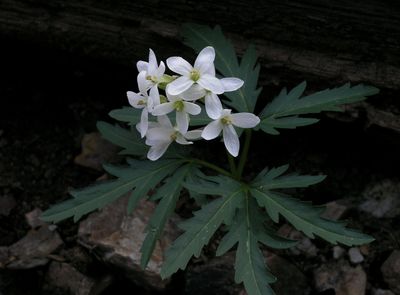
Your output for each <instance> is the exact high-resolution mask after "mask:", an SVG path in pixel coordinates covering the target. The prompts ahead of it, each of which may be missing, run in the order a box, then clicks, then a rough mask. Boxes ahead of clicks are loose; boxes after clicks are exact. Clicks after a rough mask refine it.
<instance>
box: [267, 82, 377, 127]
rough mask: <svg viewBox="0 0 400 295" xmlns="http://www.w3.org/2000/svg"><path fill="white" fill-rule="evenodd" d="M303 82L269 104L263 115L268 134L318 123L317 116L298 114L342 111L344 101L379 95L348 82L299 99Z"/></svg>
mask: <svg viewBox="0 0 400 295" xmlns="http://www.w3.org/2000/svg"><path fill="white" fill-rule="evenodd" d="M306 85H307V84H306V82H303V83H301V84H299V85H298V86H296V87H295V88H293V89H292V90H291V91H290V92H287V90H286V88H285V89H283V90H282V91H281V93H280V94H279V95H278V96H277V97H276V98H274V100H273V101H272V102H271V103H270V104H268V105H267V106H266V107H265V108H264V110H263V111H262V112H261V114H260V118H261V123H260V128H261V129H262V130H263V131H264V132H266V133H269V134H273V135H276V134H279V131H278V130H277V129H279V128H287V129H293V128H296V127H299V126H306V125H310V124H314V123H316V122H318V119H315V118H308V117H307V118H304V117H299V115H304V114H312V113H320V112H323V111H342V109H341V108H340V106H341V105H343V104H348V103H353V102H357V101H361V100H364V99H366V97H367V96H370V95H374V94H377V93H378V92H379V90H378V89H377V88H375V87H372V86H365V85H362V84H359V85H356V86H353V87H351V86H350V84H345V85H343V86H341V87H337V88H333V89H326V90H323V91H320V92H317V93H314V94H311V95H308V96H305V97H303V98H300V97H301V96H302V94H303V93H304V90H305V88H306Z"/></svg>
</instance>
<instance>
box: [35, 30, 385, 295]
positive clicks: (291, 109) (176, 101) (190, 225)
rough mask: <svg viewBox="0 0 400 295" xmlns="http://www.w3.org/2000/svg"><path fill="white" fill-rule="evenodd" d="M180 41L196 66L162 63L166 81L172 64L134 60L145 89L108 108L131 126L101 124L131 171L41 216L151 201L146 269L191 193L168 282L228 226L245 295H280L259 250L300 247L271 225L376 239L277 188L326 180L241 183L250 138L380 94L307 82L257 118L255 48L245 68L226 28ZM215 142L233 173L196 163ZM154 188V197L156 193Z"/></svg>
mask: <svg viewBox="0 0 400 295" xmlns="http://www.w3.org/2000/svg"><path fill="white" fill-rule="evenodd" d="M183 36H184V38H185V41H186V44H187V45H189V46H190V47H192V48H193V49H195V50H196V51H197V52H199V53H198V55H197V58H196V59H195V61H194V63H193V65H192V64H191V63H189V62H188V61H186V60H185V59H183V58H182V57H179V56H173V57H170V58H168V59H167V60H166V65H167V67H168V69H169V70H170V71H171V72H170V73H169V74H166V70H167V69H166V66H165V64H164V62H162V61H161V62H160V63H158V61H157V59H156V56H155V54H154V52H153V51H152V50H151V49H150V53H149V57H148V61H139V62H138V63H137V68H138V71H139V74H138V76H137V84H138V90H139V91H138V92H132V91H128V93H127V96H128V101H129V104H130V106H129V107H124V108H122V109H117V110H113V111H111V112H110V116H111V117H112V118H114V119H116V120H118V121H120V122H122V123H123V124H124V125H125V126H126V127H127V128H125V127H121V126H120V125H118V124H117V125H112V124H109V123H105V122H99V123H98V129H99V130H100V132H101V133H102V135H103V137H104V138H106V139H107V140H109V141H111V142H113V143H114V144H116V145H118V146H120V147H121V148H122V151H121V154H122V155H126V156H127V165H126V166H113V165H108V164H107V165H104V169H105V170H106V171H107V172H108V173H109V174H111V175H113V176H114V177H115V179H113V180H111V181H108V182H104V183H100V184H96V185H94V186H91V187H88V188H85V189H83V190H77V191H72V192H71V195H72V196H73V198H72V199H70V200H67V201H65V202H64V203H61V204H58V205H56V206H54V207H53V208H51V209H49V210H47V211H46V212H44V214H43V216H42V219H43V220H45V221H49V222H58V221H60V220H63V219H66V218H69V217H73V218H74V220H75V221H77V220H79V219H80V218H81V217H82V216H84V215H85V214H87V213H89V212H91V211H93V210H95V209H98V208H101V207H103V206H105V205H107V204H109V203H111V202H112V201H114V200H116V199H118V198H119V197H121V196H122V195H124V194H126V193H129V194H130V197H129V203H128V208H127V210H128V212H129V213H130V212H132V210H133V209H134V208H135V206H136V204H137V203H138V201H139V200H141V199H143V198H148V199H150V200H152V201H154V202H157V207H156V209H155V212H154V214H153V215H152V216H151V218H150V221H149V224H148V227H147V236H146V238H145V240H144V242H143V245H142V248H141V252H142V257H141V266H142V267H143V268H145V267H146V265H147V263H148V261H149V259H150V257H151V255H152V252H153V249H154V246H155V244H156V241H157V240H158V239H159V238H160V236H161V234H162V232H163V228H164V225H165V223H166V221H167V219H168V218H169V217H170V216H171V214H172V213H173V212H174V209H175V206H176V203H177V201H178V199H179V198H180V196H181V194H182V191H183V190H187V191H188V192H189V193H190V196H191V197H193V198H194V199H195V200H196V201H197V203H198V204H199V205H201V208H200V209H199V210H197V211H195V212H194V215H193V217H192V218H190V219H188V220H186V221H184V222H183V223H181V224H180V228H181V229H182V230H183V233H182V235H181V236H179V237H178V238H177V239H176V240H175V241H174V242H173V243H172V245H171V246H170V247H169V249H168V250H167V251H166V253H165V257H166V258H165V262H164V265H163V267H162V271H161V276H162V277H163V278H167V277H169V276H171V275H172V274H174V273H175V272H176V271H178V270H179V269H185V268H186V266H187V264H188V262H189V261H190V259H191V257H192V256H196V257H198V256H199V255H200V253H201V251H202V248H203V247H204V246H205V245H207V244H208V243H209V241H210V239H211V238H212V237H213V235H214V234H215V232H216V231H217V230H219V229H220V230H221V231H223V232H224V236H223V238H222V239H221V241H220V242H219V246H218V248H217V251H216V255H218V256H219V255H223V254H224V253H226V252H227V251H229V250H231V249H234V248H235V247H236V262H235V270H236V274H235V281H236V282H237V283H243V284H244V286H245V288H246V290H247V293H248V294H249V295H256V294H273V290H272V289H271V287H270V284H271V283H273V282H274V281H275V280H276V278H275V277H274V276H273V274H272V273H271V272H270V271H269V269H268V267H267V266H266V265H265V263H264V257H263V254H262V250H261V249H262V248H263V246H262V245H264V246H266V247H268V248H272V249H285V248H289V247H292V246H294V245H295V244H296V241H294V240H289V239H286V238H284V237H282V236H279V235H278V234H277V233H276V231H275V227H274V226H273V224H274V223H275V224H276V223H278V222H279V221H280V217H282V218H284V219H286V221H288V222H289V223H290V224H292V225H293V226H294V227H295V228H296V229H297V230H299V231H301V232H303V233H304V234H305V235H306V236H308V237H310V238H314V237H315V236H318V237H320V238H322V239H325V240H326V241H328V242H330V243H333V244H336V243H341V244H344V245H347V246H352V245H361V244H365V243H369V242H371V241H372V240H373V238H371V237H370V236H368V235H365V234H362V233H360V232H358V231H355V230H351V229H348V228H346V225H345V223H343V222H336V221H332V220H327V219H324V218H322V217H320V215H321V213H322V212H323V210H324V208H323V207H321V206H318V207H313V206H312V205H311V204H309V203H307V202H302V201H301V200H299V199H296V198H294V197H291V196H288V195H286V194H284V193H282V192H281V190H282V189H288V188H305V187H308V186H310V185H314V184H317V183H319V182H321V181H323V180H324V178H325V176H323V175H312V176H311V175H298V174H287V171H288V170H289V166H288V165H283V166H280V167H276V168H271V169H269V168H265V169H264V170H262V171H261V172H259V173H258V175H257V176H256V177H255V178H254V179H252V180H245V179H244V177H243V170H244V167H245V164H246V162H247V155H248V153H249V150H250V141H251V134H252V133H253V132H254V131H257V132H263V133H265V134H267V135H277V134H279V129H293V128H297V127H300V126H306V125H311V124H314V123H317V122H318V119H316V118H313V117H312V116H310V114H315V113H320V112H322V111H340V110H341V108H340V106H341V105H343V104H347V103H353V102H357V101H361V100H364V99H365V98H366V97H367V96H370V95H374V94H376V93H377V92H378V90H377V89H376V88H374V87H371V86H364V85H361V84H360V85H356V86H350V85H349V84H345V85H343V86H341V87H338V88H333V89H327V90H323V91H320V92H317V93H314V94H311V95H306V96H304V95H303V93H304V90H305V88H306V83H305V82H303V83H301V84H300V85H298V86H297V87H295V88H294V89H292V90H290V91H287V90H286V89H283V90H282V91H281V93H280V94H279V95H278V96H277V97H275V98H274V99H273V100H272V101H271V102H269V103H267V104H266V105H265V106H264V107H263V109H262V111H261V112H259V113H258V114H254V112H255V106H256V102H257V99H258V97H259V94H260V92H261V88H258V86H257V82H258V76H259V71H260V65H259V64H257V58H256V53H255V50H254V48H253V47H252V46H250V47H249V48H248V49H247V51H246V52H245V53H244V55H243V56H242V58H241V59H240V62H239V60H238V58H237V56H236V54H235V51H234V48H233V46H232V45H231V43H230V42H229V41H228V40H227V39H226V38H225V37H224V35H223V34H222V32H221V29H220V28H219V27H216V28H214V29H211V28H209V27H205V26H199V25H192V24H191V25H185V26H184V28H183ZM216 70H217V71H218V73H219V74H216ZM214 139H222V141H223V144H224V146H225V148H226V152H227V154H228V160H227V161H228V163H229V165H227V166H229V169H228V170H226V169H225V168H224V167H220V166H217V165H216V164H215V163H211V162H208V161H207V155H202V156H201V157H200V158H199V157H194V156H193V150H194V149H195V147H196V141H199V140H207V141H208V140H214ZM240 141H242V144H243V147H241V142H240ZM221 146H222V145H221ZM197 155H198V153H197ZM246 179H248V178H246ZM150 190H154V191H155V193H154V194H152V196H150V197H149V196H148V192H149V191H150ZM205 196H210V197H209V198H207V197H205ZM271 221H272V222H271ZM223 225H224V226H223Z"/></svg>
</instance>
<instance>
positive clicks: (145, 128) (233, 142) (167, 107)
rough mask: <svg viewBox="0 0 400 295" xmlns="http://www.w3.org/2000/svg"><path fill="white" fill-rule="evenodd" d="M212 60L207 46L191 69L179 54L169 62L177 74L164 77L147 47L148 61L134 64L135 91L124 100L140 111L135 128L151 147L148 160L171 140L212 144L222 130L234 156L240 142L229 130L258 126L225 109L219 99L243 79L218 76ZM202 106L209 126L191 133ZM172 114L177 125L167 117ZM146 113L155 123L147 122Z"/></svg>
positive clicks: (247, 116)
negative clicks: (193, 121)
mask: <svg viewBox="0 0 400 295" xmlns="http://www.w3.org/2000/svg"><path fill="white" fill-rule="evenodd" d="M214 60H215V51H214V48H213V47H210V46H208V47H206V48H204V49H203V50H201V51H200V53H199V55H198V56H197V58H196V60H195V62H194V65H193V66H192V65H191V64H190V63H188V62H187V61H186V60H185V59H183V58H182V57H179V56H173V57H170V58H168V59H167V66H168V68H169V69H170V70H171V71H172V72H174V73H176V74H178V75H179V76H178V75H173V76H170V75H167V74H165V69H166V68H165V64H164V63H163V62H160V63H159V64H158V62H157V59H156V56H155V54H154V52H153V51H152V50H151V49H150V53H149V61H148V62H146V61H139V62H138V63H137V69H138V71H139V74H138V76H137V83H138V88H139V92H138V93H135V92H132V91H128V92H127V96H128V100H129V103H130V105H131V106H132V107H134V108H137V109H142V113H141V119H140V122H139V123H138V124H137V125H136V128H137V130H138V131H139V132H140V134H141V137H142V138H144V137H146V144H147V145H149V146H150V149H149V152H148V154H147V157H148V158H149V159H150V160H153V161H155V160H157V159H159V158H160V157H161V156H162V155H163V154H164V153H165V151H166V150H167V149H168V146H169V145H170V144H171V143H172V142H174V141H175V142H177V143H179V144H183V145H187V144H192V143H193V142H192V140H196V139H201V138H203V139H205V140H211V139H214V138H217V137H218V136H219V135H220V134H221V131H222V136H223V141H224V144H225V147H226V149H227V150H228V152H229V153H230V154H231V155H232V156H234V157H236V156H237V155H238V154H239V147H240V142H239V138H238V135H237V133H236V130H235V128H234V127H233V126H237V127H240V128H253V127H255V126H256V125H257V124H258V123H259V122H260V119H259V118H258V117H257V116H256V115H254V114H252V113H236V114H232V113H231V110H230V109H224V108H223V105H222V103H221V100H220V98H219V97H218V95H221V94H223V93H224V92H230V91H236V90H238V89H239V88H240V87H242V85H243V81H242V80H241V79H238V78H234V77H230V78H221V79H219V78H217V77H216V76H215V67H214ZM159 89H165V96H164V95H160V92H159ZM203 106H204V108H205V112H206V114H207V116H208V117H209V118H210V119H211V122H210V123H209V124H208V125H207V126H205V127H204V128H202V129H195V130H189V126H190V116H196V115H199V114H200V113H201V110H202V107H203ZM173 112H175V116H174V117H175V125H173V124H172V123H171V120H170V118H169V116H170V115H171V113H173ZM149 114H150V115H151V116H153V117H155V118H156V121H151V120H149Z"/></svg>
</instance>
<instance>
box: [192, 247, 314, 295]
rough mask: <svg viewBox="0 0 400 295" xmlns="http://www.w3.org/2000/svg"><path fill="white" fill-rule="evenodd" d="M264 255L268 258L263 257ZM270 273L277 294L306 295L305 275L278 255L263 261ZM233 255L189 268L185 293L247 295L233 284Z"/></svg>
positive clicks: (307, 290) (240, 287) (241, 288)
mask: <svg viewBox="0 0 400 295" xmlns="http://www.w3.org/2000/svg"><path fill="white" fill-rule="evenodd" d="M265 256H267V255H266V254H265ZM266 264H267V265H268V268H269V269H270V271H271V272H272V273H273V274H274V275H275V276H276V277H277V278H278V281H277V282H275V283H273V284H272V285H271V286H272V288H273V289H274V290H275V292H276V294H279V295H292V294H298V295H302V294H308V293H309V289H310V288H309V286H308V283H307V278H306V277H305V275H304V274H303V273H302V272H301V271H300V270H299V269H298V268H297V267H296V266H294V265H293V264H291V263H290V262H288V261H287V260H285V259H283V258H281V257H279V256H277V255H270V256H268V257H267V258H266ZM234 265H235V253H234V252H229V253H227V254H226V255H224V256H222V257H216V258H213V259H212V260H210V261H208V262H207V263H205V264H203V265H194V266H191V267H189V269H188V271H187V273H186V288H185V294H190V295H202V294H227V295H246V294H247V293H246V291H245V290H243V286H241V285H238V284H235V283H234V277H235V270H234Z"/></svg>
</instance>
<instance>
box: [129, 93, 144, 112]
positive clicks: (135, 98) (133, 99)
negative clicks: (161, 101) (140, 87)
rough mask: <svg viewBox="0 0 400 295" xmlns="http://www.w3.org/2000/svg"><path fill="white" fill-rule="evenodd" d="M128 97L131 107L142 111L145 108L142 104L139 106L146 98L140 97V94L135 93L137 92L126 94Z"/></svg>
mask: <svg viewBox="0 0 400 295" xmlns="http://www.w3.org/2000/svg"><path fill="white" fill-rule="evenodd" d="M126 95H127V97H128V101H129V104H130V105H131V106H133V107H134V108H136V109H142V108H144V107H145V105H144V104H140V105H139V104H138V103H139V101H146V98H145V97H143V96H142V95H140V94H138V93H135V92H132V91H128V92H127V93H126Z"/></svg>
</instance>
